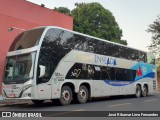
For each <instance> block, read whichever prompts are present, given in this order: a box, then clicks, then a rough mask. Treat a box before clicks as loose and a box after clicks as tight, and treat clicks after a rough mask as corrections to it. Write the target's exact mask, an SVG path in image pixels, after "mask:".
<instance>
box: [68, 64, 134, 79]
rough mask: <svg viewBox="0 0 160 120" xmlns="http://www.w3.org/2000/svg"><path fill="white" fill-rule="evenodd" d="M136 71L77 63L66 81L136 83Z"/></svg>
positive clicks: (69, 72)
mask: <svg viewBox="0 0 160 120" xmlns="http://www.w3.org/2000/svg"><path fill="white" fill-rule="evenodd" d="M135 77H136V70H130V69H124V68H116V67H108V66H97V65H91V64H82V63H75V64H74V65H73V66H72V67H71V69H70V70H69V71H68V73H67V75H66V79H92V80H120V81H134V80H135Z"/></svg>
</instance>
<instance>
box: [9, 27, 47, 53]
mask: <svg viewBox="0 0 160 120" xmlns="http://www.w3.org/2000/svg"><path fill="white" fill-rule="evenodd" d="M44 29H45V28H36V29H32V30H29V31H25V32H22V33H20V34H19V35H18V36H17V37H16V38H15V39H14V41H13V43H12V45H11V47H10V48H9V51H15V50H20V49H26V48H31V47H34V46H36V45H38V43H39V40H40V37H41V35H42V33H43V31H44Z"/></svg>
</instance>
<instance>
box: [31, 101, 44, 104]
mask: <svg viewBox="0 0 160 120" xmlns="http://www.w3.org/2000/svg"><path fill="white" fill-rule="evenodd" d="M32 102H33V103H34V104H35V105H42V103H43V102H44V100H32Z"/></svg>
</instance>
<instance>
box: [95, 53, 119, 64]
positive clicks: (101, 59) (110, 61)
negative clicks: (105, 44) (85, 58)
mask: <svg viewBox="0 0 160 120" xmlns="http://www.w3.org/2000/svg"><path fill="white" fill-rule="evenodd" d="M95 63H101V64H107V65H112V66H115V65H117V61H116V58H112V57H105V56H97V55H95Z"/></svg>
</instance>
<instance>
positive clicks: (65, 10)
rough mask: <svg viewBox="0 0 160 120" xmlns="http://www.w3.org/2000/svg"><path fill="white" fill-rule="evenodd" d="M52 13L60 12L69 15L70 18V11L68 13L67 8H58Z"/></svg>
mask: <svg viewBox="0 0 160 120" xmlns="http://www.w3.org/2000/svg"><path fill="white" fill-rule="evenodd" d="M53 10H54V11H57V12H60V13H63V14H65V15H69V16H71V11H70V9H68V8H66V7H59V8H56V7H55V8H54V9H53Z"/></svg>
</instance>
